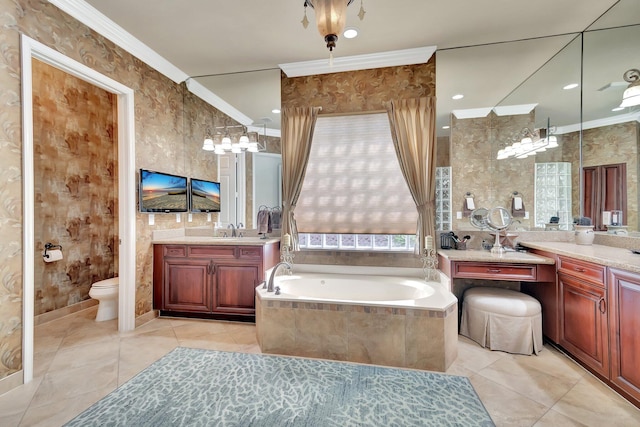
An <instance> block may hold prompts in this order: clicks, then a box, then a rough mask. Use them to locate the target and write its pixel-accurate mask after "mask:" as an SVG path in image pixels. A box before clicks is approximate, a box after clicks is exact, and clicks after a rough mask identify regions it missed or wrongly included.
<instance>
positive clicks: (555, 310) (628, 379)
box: [438, 241, 640, 407]
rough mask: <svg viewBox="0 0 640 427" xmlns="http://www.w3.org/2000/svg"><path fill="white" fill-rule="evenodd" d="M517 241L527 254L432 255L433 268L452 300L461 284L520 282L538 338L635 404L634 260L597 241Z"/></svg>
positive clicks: (637, 260) (638, 288)
mask: <svg viewBox="0 0 640 427" xmlns="http://www.w3.org/2000/svg"><path fill="white" fill-rule="evenodd" d="M520 244H521V245H523V246H526V247H528V248H530V252H528V253H522V254H519V253H513V252H508V253H506V254H504V255H503V256H492V254H491V253H489V252H488V251H455V250H439V251H438V255H439V261H440V265H439V267H440V269H441V270H442V271H443V272H444V273H445V274H447V275H448V276H449V277H450V278H451V279H452V288H453V289H452V292H454V294H456V296H458V298H459V299H460V297H461V296H462V292H463V289H461V287H463V286H465V285H466V286H468V284H467V283H466V282H467V281H468V280H463V279H485V280H491V281H495V282H492V285H495V286H503V287H504V286H508V284H509V283H510V282H514V284H515V285H516V286H517V285H519V288H520V291H521V292H524V293H526V294H529V295H531V296H533V297H535V298H536V299H537V300H538V301H540V303H541V305H542V329H543V333H544V335H545V337H546V338H547V339H548V340H550V341H552V342H553V343H555V344H556V345H558V346H560V347H562V349H563V350H565V351H566V352H567V353H568V354H569V355H570V356H571V357H573V358H574V359H575V360H577V361H578V362H579V363H581V364H582V365H583V366H585V367H586V368H587V369H589V370H590V371H591V372H593V373H594V374H595V375H597V376H598V377H599V378H600V379H601V380H603V381H604V382H606V383H607V384H609V385H610V386H611V387H612V388H614V389H615V390H616V391H618V392H619V393H620V394H622V395H623V396H624V397H626V398H627V399H628V400H629V401H630V402H632V403H633V404H634V405H636V406H638V407H640V369H638V367H639V366H640V315H638V313H640V255H635V254H633V253H632V252H631V251H630V250H629V249H622V248H616V247H611V246H604V245H598V244H594V245H576V244H575V243H573V242H526V241H521V242H520ZM456 279H459V280H458V282H459V283H456ZM515 282H518V283H515ZM459 305H462V304H459Z"/></svg>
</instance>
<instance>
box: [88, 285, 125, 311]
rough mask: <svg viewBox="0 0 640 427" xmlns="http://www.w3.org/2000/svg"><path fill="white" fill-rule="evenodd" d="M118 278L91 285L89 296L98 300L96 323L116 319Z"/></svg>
mask: <svg viewBox="0 0 640 427" xmlns="http://www.w3.org/2000/svg"><path fill="white" fill-rule="evenodd" d="M118 279H119V278H118V277H114V278H112V279H105V280H101V281H99V282H95V283H94V284H93V285H91V290H90V291H89V296H90V297H91V298H93V299H97V300H98V314H97V315H96V322H102V321H103V320H111V319H115V318H116V317H118V290H119V289H118V286H119V284H120V281H119V280H118Z"/></svg>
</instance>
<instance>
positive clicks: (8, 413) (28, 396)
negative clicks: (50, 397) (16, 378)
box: [0, 377, 42, 426]
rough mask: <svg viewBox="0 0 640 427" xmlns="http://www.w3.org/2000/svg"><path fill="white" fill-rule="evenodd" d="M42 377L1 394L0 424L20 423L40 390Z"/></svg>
mask: <svg viewBox="0 0 640 427" xmlns="http://www.w3.org/2000/svg"><path fill="white" fill-rule="evenodd" d="M41 382H42V377H35V378H34V379H33V381H31V382H30V383H28V384H25V385H23V386H20V387H18V388H16V389H14V390H11V391H9V392H7V393H5V394H3V395H1V396H0V426H12V425H16V426H17V425H18V424H19V423H20V420H21V419H22V416H23V414H24V413H25V411H26V410H27V409H28V408H29V405H30V404H31V400H32V399H33V396H34V395H35V394H36V392H37V391H38V387H40V383H41Z"/></svg>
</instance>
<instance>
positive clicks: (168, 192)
mask: <svg viewBox="0 0 640 427" xmlns="http://www.w3.org/2000/svg"><path fill="white" fill-rule="evenodd" d="M139 193H140V212H187V211H188V208H189V197H188V193H187V177H185V176H178V175H171V174H168V173H162V172H155V171H151V170H146V169H140V191H139Z"/></svg>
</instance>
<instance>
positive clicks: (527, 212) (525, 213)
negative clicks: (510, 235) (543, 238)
mask: <svg viewBox="0 0 640 427" xmlns="http://www.w3.org/2000/svg"><path fill="white" fill-rule="evenodd" d="M524 219H529V211H524Z"/></svg>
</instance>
